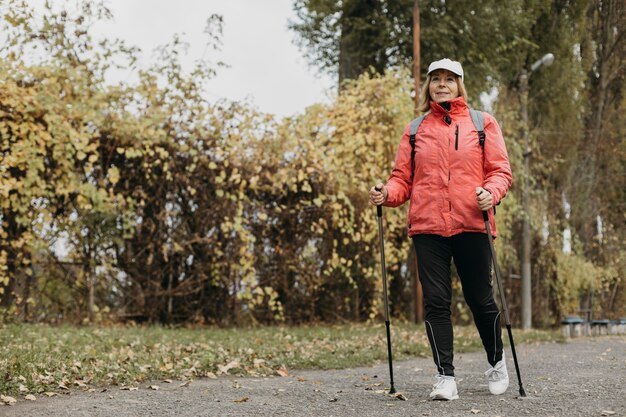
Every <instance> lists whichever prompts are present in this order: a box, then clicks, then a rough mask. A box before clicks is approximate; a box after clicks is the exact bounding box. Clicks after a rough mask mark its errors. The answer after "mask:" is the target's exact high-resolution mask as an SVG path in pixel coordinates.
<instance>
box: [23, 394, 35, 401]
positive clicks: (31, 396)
mask: <svg viewBox="0 0 626 417" xmlns="http://www.w3.org/2000/svg"><path fill="white" fill-rule="evenodd" d="M24 399H26V400H28V401H37V397H35V396H34V395H33V394H28V395H27V396H26V397H24Z"/></svg>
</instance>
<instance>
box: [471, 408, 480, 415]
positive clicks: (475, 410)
mask: <svg viewBox="0 0 626 417" xmlns="http://www.w3.org/2000/svg"><path fill="white" fill-rule="evenodd" d="M470 413H472V414H478V413H480V410H477V409H476V408H472V409H471V410H470Z"/></svg>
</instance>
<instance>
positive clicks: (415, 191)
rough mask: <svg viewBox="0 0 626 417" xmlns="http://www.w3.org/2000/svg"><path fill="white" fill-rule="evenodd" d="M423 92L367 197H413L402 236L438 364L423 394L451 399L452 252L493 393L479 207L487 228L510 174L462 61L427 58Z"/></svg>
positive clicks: (492, 321) (499, 353) (497, 368)
mask: <svg viewBox="0 0 626 417" xmlns="http://www.w3.org/2000/svg"><path fill="white" fill-rule="evenodd" d="M422 92H423V93H422V98H421V104H420V111H422V112H426V111H428V110H430V113H428V114H427V115H426V117H425V118H424V120H423V122H422V123H421V125H420V127H419V129H418V131H417V134H416V138H415V150H414V161H413V163H412V162H411V154H412V150H411V145H410V143H409V126H407V128H406V129H405V131H404V134H403V135H402V139H401V141H400V146H399V148H398V153H397V156H396V162H395V167H394V170H393V172H392V173H391V176H390V178H389V180H388V181H387V184H386V185H383V184H382V183H381V184H377V185H376V186H374V187H372V189H371V190H370V192H369V195H370V202H371V203H372V204H373V205H381V204H382V205H384V206H387V207H397V206H399V205H401V204H403V203H405V202H406V201H407V200H409V199H410V200H411V202H410V206H409V225H408V229H409V236H410V237H411V238H412V240H413V244H414V246H415V251H416V253H417V263H418V271H419V278H420V281H421V283H422V288H423V292H424V307H425V310H426V320H425V322H426V323H425V325H426V333H427V335H428V340H429V342H430V346H431V349H432V352H433V359H434V361H435V364H436V365H437V371H438V375H437V376H436V378H437V382H436V383H435V385H434V388H433V391H432V392H431V393H430V398H431V399H439V400H454V399H457V398H458V393H457V386H456V380H455V377H454V366H453V364H452V362H453V333H452V321H451V318H450V303H451V298H452V282H451V277H450V263H451V259H454V264H455V265H456V269H457V271H458V273H459V277H460V279H461V284H462V287H463V295H464V297H465V300H466V302H467V304H468V305H469V307H470V309H471V311H472V314H473V316H474V322H475V324H476V327H477V328H478V332H479V334H480V337H481V339H482V343H483V346H484V348H485V352H486V353H487V360H488V362H489V365H490V368H489V370H488V371H487V372H486V375H487V379H488V382H489V390H490V392H491V393H492V394H496V395H497V394H502V393H504V392H505V391H506V389H507V387H508V385H509V378H508V374H507V370H506V362H505V360H504V352H503V349H502V338H501V327H500V312H499V311H498V307H497V305H496V303H495V301H494V296H493V288H492V285H491V254H490V251H489V242H488V239H487V235H486V230H485V224H484V221H483V217H482V213H481V211H489V222H490V225H491V230H492V233H493V235H494V236H495V234H496V225H495V220H494V217H493V210H491V209H492V208H493V206H494V205H495V204H498V203H499V202H500V200H501V199H502V198H504V196H505V194H506V192H507V191H508V189H509V187H510V186H511V180H512V176H511V167H510V165H509V160H508V155H507V152H506V148H505V146H504V140H503V138H502V132H501V131H500V127H499V126H498V123H497V122H496V120H495V119H494V118H493V117H492V116H491V115H489V114H486V113H485V114H484V119H485V127H484V132H485V138H486V139H485V142H484V146H482V147H481V145H480V144H479V140H478V132H477V131H476V128H475V127H474V124H473V122H472V119H471V117H470V113H469V108H468V106H467V104H466V100H467V93H466V91H465V86H464V84H463V68H462V66H461V64H460V63H459V62H457V61H451V60H450V59H442V60H439V61H435V62H433V63H431V64H430V66H429V67H428V74H427V77H426V82H425V83H424V86H423V87H422ZM412 169H413V172H411V170H412ZM379 190H380V191H379Z"/></svg>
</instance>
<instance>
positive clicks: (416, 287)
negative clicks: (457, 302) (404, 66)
mask: <svg viewBox="0 0 626 417" xmlns="http://www.w3.org/2000/svg"><path fill="white" fill-rule="evenodd" d="M413 80H414V83H415V106H414V109H413V113H414V115H415V116H417V115H418V113H419V110H417V107H418V105H419V100H420V2H419V0H413ZM412 258H413V257H412V256H409V257H408V258H407V259H409V260H411V259H412ZM409 271H411V268H409ZM411 281H412V282H411V284H412V285H411V286H412V288H413V306H414V317H415V322H416V323H422V322H423V321H424V292H423V291H422V284H421V283H420V280H419V271H418V265H417V254H415V274H413V275H412V276H411Z"/></svg>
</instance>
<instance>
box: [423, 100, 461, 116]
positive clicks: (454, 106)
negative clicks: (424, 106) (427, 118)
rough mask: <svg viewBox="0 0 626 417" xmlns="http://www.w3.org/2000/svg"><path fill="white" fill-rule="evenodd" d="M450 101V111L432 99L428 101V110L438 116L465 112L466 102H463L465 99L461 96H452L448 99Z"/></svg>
mask: <svg viewBox="0 0 626 417" xmlns="http://www.w3.org/2000/svg"><path fill="white" fill-rule="evenodd" d="M449 103H450V111H448V110H446V109H444V108H443V107H441V104H439V103H435V102H434V101H431V102H430V111H431V112H432V113H434V114H436V115H439V116H445V115H453V116H454V115H460V114H464V113H466V112H467V103H465V99H464V98H463V96H459V97H457V98H453V99H452V100H450V101H449Z"/></svg>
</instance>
